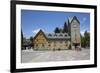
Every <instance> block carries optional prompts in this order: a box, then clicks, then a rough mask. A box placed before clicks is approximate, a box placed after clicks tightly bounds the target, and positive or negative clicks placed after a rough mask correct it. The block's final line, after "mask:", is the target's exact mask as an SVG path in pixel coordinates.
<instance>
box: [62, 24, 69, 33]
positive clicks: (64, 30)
mask: <svg viewBox="0 0 100 73" xmlns="http://www.w3.org/2000/svg"><path fill="white" fill-rule="evenodd" d="M63 33H68V25H67V23H66V22H65V23H64V27H63Z"/></svg>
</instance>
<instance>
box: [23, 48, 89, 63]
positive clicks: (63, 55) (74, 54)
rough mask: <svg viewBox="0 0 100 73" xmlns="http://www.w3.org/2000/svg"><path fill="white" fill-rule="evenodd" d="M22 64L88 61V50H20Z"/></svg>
mask: <svg viewBox="0 0 100 73" xmlns="http://www.w3.org/2000/svg"><path fill="white" fill-rule="evenodd" d="M21 54H22V56H21V58H22V59H21V60H22V63H30V62H48V61H74V60H89V59H90V49H82V51H76V50H60V51H33V50H22V53H21Z"/></svg>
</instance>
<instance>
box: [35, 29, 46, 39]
mask: <svg viewBox="0 0 100 73" xmlns="http://www.w3.org/2000/svg"><path fill="white" fill-rule="evenodd" d="M40 33H42V34H43V35H44V37H45V38H46V39H47V37H46V36H45V34H44V32H43V31H42V30H41V29H40V31H39V32H38V33H37V34H36V35H35V36H34V38H33V39H36V37H37V36H38V35H39V34H40Z"/></svg>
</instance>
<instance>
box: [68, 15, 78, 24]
mask: <svg viewBox="0 0 100 73" xmlns="http://www.w3.org/2000/svg"><path fill="white" fill-rule="evenodd" d="M73 20H76V21H77V22H78V23H79V24H80V22H79V20H78V19H77V17H76V16H74V17H69V19H68V22H69V23H70V24H71V23H72V22H73Z"/></svg>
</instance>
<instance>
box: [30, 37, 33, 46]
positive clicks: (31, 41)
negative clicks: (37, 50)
mask: <svg viewBox="0 0 100 73" xmlns="http://www.w3.org/2000/svg"><path fill="white" fill-rule="evenodd" d="M30 46H31V47H33V37H32V36H31V37H30Z"/></svg>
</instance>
